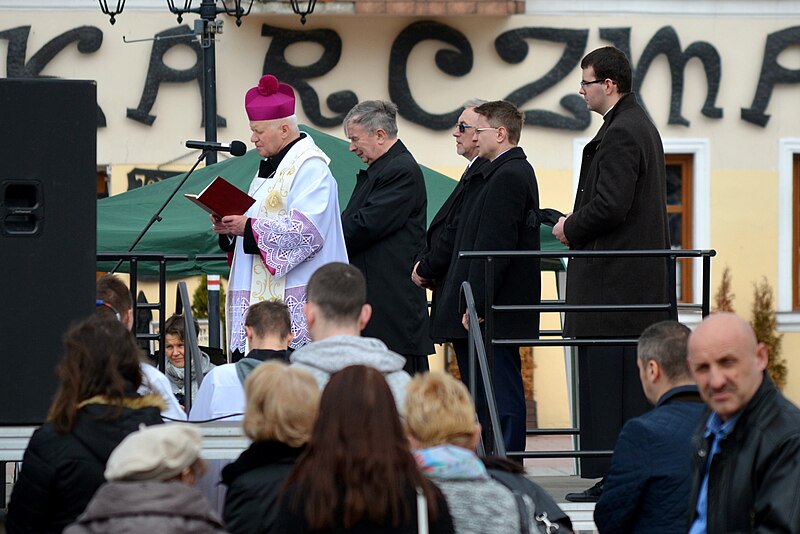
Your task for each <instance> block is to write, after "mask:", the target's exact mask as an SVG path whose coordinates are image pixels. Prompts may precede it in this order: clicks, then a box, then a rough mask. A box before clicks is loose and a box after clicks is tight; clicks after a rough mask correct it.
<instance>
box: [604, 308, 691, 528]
mask: <svg viewBox="0 0 800 534" xmlns="http://www.w3.org/2000/svg"><path fill="white" fill-rule="evenodd" d="M689 333H690V330H689V329H688V328H687V327H686V326H684V325H682V324H681V323H678V322H676V321H661V322H659V323H656V324H654V325H651V326H649V327H647V330H645V331H644V332H643V333H642V335H641V337H640V338H639V343H638V345H637V350H638V359H637V362H638V365H639V378H640V379H641V382H642V389H643V390H644V393H645V396H647V400H648V401H650V402H651V403H653V404H654V405H655V408H654V409H653V410H651V411H650V412H647V413H646V414H644V415H642V416H641V417H636V418H634V419H631V420H630V421H628V422H627V423H625V426H624V427H623V428H622V432H620V434H619V440H617V447H616V449H614V457H613V460H612V462H611V470H610V471H609V472H608V480H607V481H606V483H605V484H604V486H603V495H602V497H601V498H600V501H599V502H598V503H597V506H595V509H594V522H595V524H596V525H597V528H598V530H599V531H600V532H630V533H633V534H635V533H645V532H659V533H660V534H672V533H674V534H684V533H685V532H686V521H687V520H688V515H687V514H688V509H687V508H686V502H687V501H688V500H689V490H690V489H691V481H692V476H691V471H692V470H691V466H690V463H691V462H690V459H691V455H692V454H691V450H692V447H691V436H692V432H694V428H695V427H696V426H697V423H698V422H699V421H700V416H701V414H702V413H703V410H704V408H705V406H704V405H703V402H702V400H701V399H700V394H699V393H698V392H697V386H696V385H695V384H694V379H693V378H692V376H691V375H690V374H689V367H688V366H687V365H686V342H687V340H688V339H689Z"/></svg>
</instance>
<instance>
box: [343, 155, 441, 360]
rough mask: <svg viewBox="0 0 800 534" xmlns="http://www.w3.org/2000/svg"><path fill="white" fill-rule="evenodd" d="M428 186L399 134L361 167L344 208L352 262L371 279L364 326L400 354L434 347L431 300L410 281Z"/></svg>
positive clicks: (422, 236) (420, 241) (419, 244)
mask: <svg viewBox="0 0 800 534" xmlns="http://www.w3.org/2000/svg"><path fill="white" fill-rule="evenodd" d="M427 202H428V200H427V192H426V190H425V179H424V177H423V175H422V170H421V169H420V168H419V165H418V164H417V162H416V161H415V160H414V157H413V156H412V155H411V152H409V151H408V149H407V148H406V147H405V146H404V145H403V143H402V141H400V140H399V139H398V140H397V141H396V142H395V144H394V145H392V147H391V148H390V149H389V150H388V151H387V152H386V154H384V155H383V156H381V157H380V158H378V159H377V160H376V161H374V162H373V163H372V165H370V166H369V168H368V169H367V170H362V171H359V173H358V176H357V177H356V186H355V189H354V190H353V195H352V196H351V197H350V201H349V202H348V203H347V207H346V208H345V209H344V212H343V213H342V230H343V231H344V240H345V244H346V245H347V255H348V257H349V258H350V263H351V264H353V265H354V266H356V267H358V269H359V270H360V271H361V272H362V273H364V276H365V277H366V279H367V302H369V304H370V305H371V306H372V319H370V321H369V323H368V324H367V327H366V328H365V329H364V331H363V335H364V336H365V337H376V338H378V339H380V340H381V341H383V342H384V343H386V345H387V346H388V347H389V348H390V349H391V350H393V351H394V352H397V353H399V354H412V355H426V354H430V353H432V352H433V343H432V342H431V340H430V337H429V336H428V300H427V297H426V295H425V291H424V290H423V289H421V288H419V287H417V286H416V285H414V283H413V282H412V281H411V271H412V269H413V268H414V259H415V258H416V256H417V254H418V253H419V251H420V250H421V249H422V246H423V243H424V242H425V220H426V209H427Z"/></svg>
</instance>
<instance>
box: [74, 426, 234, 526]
mask: <svg viewBox="0 0 800 534" xmlns="http://www.w3.org/2000/svg"><path fill="white" fill-rule="evenodd" d="M201 448H202V447H201V437H200V431H199V430H198V429H197V428H195V427H194V426H192V425H189V424H185V423H174V424H166V425H158V426H153V427H147V428H144V427H143V428H142V429H141V430H139V431H138V432H134V433H132V434H130V435H129V436H128V437H126V438H125V439H124V440H123V441H122V443H120V444H119V446H118V447H117V448H116V449H114V452H113V453H111V457H109V459H108V464H107V467H106V472H105V476H106V479H107V480H108V482H107V483H106V484H104V485H103V486H101V487H100V489H99V490H97V493H96V494H95V496H94V498H92V500H91V502H90V503H89V506H87V507H86V511H85V512H84V513H83V514H82V515H81V516H80V517H79V518H78V520H77V521H76V522H75V523H74V524H72V525H71V526H69V527H68V528H67V529H66V530H65V531H64V533H65V534H88V533H95V532H159V533H171V532H193V533H206V532H208V533H219V532H225V529H224V528H223V527H222V523H221V521H220V520H219V518H218V517H217V516H216V514H215V513H214V512H213V511H212V510H211V507H210V506H209V504H208V501H206V499H205V497H203V495H202V494H201V493H200V491H199V490H197V489H195V488H194V487H193V485H194V484H195V483H196V482H197V480H198V479H199V478H200V477H201V476H202V475H203V472H204V471H205V462H204V461H203V459H202V458H200V450H201Z"/></svg>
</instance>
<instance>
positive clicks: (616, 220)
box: [564, 94, 671, 337]
mask: <svg viewBox="0 0 800 534" xmlns="http://www.w3.org/2000/svg"><path fill="white" fill-rule="evenodd" d="M666 183H667V180H666V167H665V163H664V149H663V145H662V143H661V137H660V136H659V134H658V130H656V127H655V125H653V123H652V121H651V120H650V119H649V118H648V117H647V114H646V113H645V112H644V110H643V109H642V108H641V107H640V106H639V104H638V102H637V101H636V96H635V95H633V94H628V95H626V96H624V97H622V99H621V100H620V101H619V102H617V104H616V105H615V106H614V107H613V108H612V109H611V110H610V111H609V112H608V113H607V114H606V116H605V117H604V123H603V126H602V127H601V128H600V130H599V131H598V132H597V135H596V136H595V137H594V139H592V140H591V141H590V142H589V143H588V144H587V145H586V147H584V149H583V159H582V164H581V172H580V181H579V183H578V191H577V194H576V196H575V207H574V209H573V212H572V215H571V216H570V217H569V218H568V219H567V220H566V222H565V224H564V233H565V235H566V237H567V239H568V240H569V243H570V248H571V249H573V250H626V249H628V250H631V249H642V250H644V249H648V250H649V249H667V248H669V230H668V226H667V211H666ZM666 266H667V263H666V261H665V260H662V259H659V258H573V259H571V260H570V261H569V266H568V268H567V294H566V300H567V303H568V304H655V303H659V304H664V303H667V302H668V288H669V287H671V284H669V283H668V275H667V267H666ZM669 317H670V316H669V313H668V312H632V311H628V312H615V313H608V312H602V313H599V312H597V313H594V312H592V313H586V312H574V313H569V312H568V313H567V314H566V320H565V324H564V334H565V335H567V336H570V337H616V336H628V337H629V336H638V335H639V334H641V333H642V331H643V330H644V329H645V328H647V327H648V326H649V325H651V324H653V323H655V322H658V321H662V320H666V319H669Z"/></svg>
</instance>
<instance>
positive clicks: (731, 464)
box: [687, 313, 800, 534]
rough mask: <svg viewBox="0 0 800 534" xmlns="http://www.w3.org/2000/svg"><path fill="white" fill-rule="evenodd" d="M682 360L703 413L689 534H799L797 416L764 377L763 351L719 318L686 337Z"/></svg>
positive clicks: (731, 321) (728, 317) (744, 327)
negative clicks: (704, 409) (685, 357)
mask: <svg viewBox="0 0 800 534" xmlns="http://www.w3.org/2000/svg"><path fill="white" fill-rule="evenodd" d="M687 359H688V363H689V370H690V371H691V373H692V376H693V377H694V379H695V381H696V382H697V387H698V388H699V390H700V396H701V397H702V398H703V401H704V402H705V403H706V405H707V406H708V408H709V411H708V413H707V414H706V417H704V418H703V423H702V424H701V425H700V426H699V427H698V428H697V430H696V431H695V434H694V436H693V438H692V449H693V462H694V466H693V467H694V483H693V488H692V497H691V500H690V506H691V512H690V525H691V528H690V530H689V532H690V534H697V533H704V532H708V533H717V532H719V533H722V532H798V533H800V483H799V482H798V481H800V409H798V408H797V406H795V405H794V404H792V403H791V402H789V401H788V400H787V399H786V398H785V397H784V396H783V395H781V393H780V391H778V389H777V388H776V387H775V385H774V384H773V383H772V380H770V378H769V376H768V375H767V374H766V373H765V369H766V368H767V359H768V352H767V347H766V345H764V344H763V343H758V342H757V341H756V336H755V334H754V333H753V329H752V328H751V327H750V325H749V324H748V323H747V322H745V321H744V320H743V319H741V318H740V317H738V316H736V315H735V314H732V313H718V314H714V315H711V316H709V317H707V318H706V319H705V320H704V321H703V322H702V323H701V324H700V325H699V326H698V327H697V328H696V329H695V331H694V332H693V333H692V335H691V336H690V337H689V346H688V355H687Z"/></svg>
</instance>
